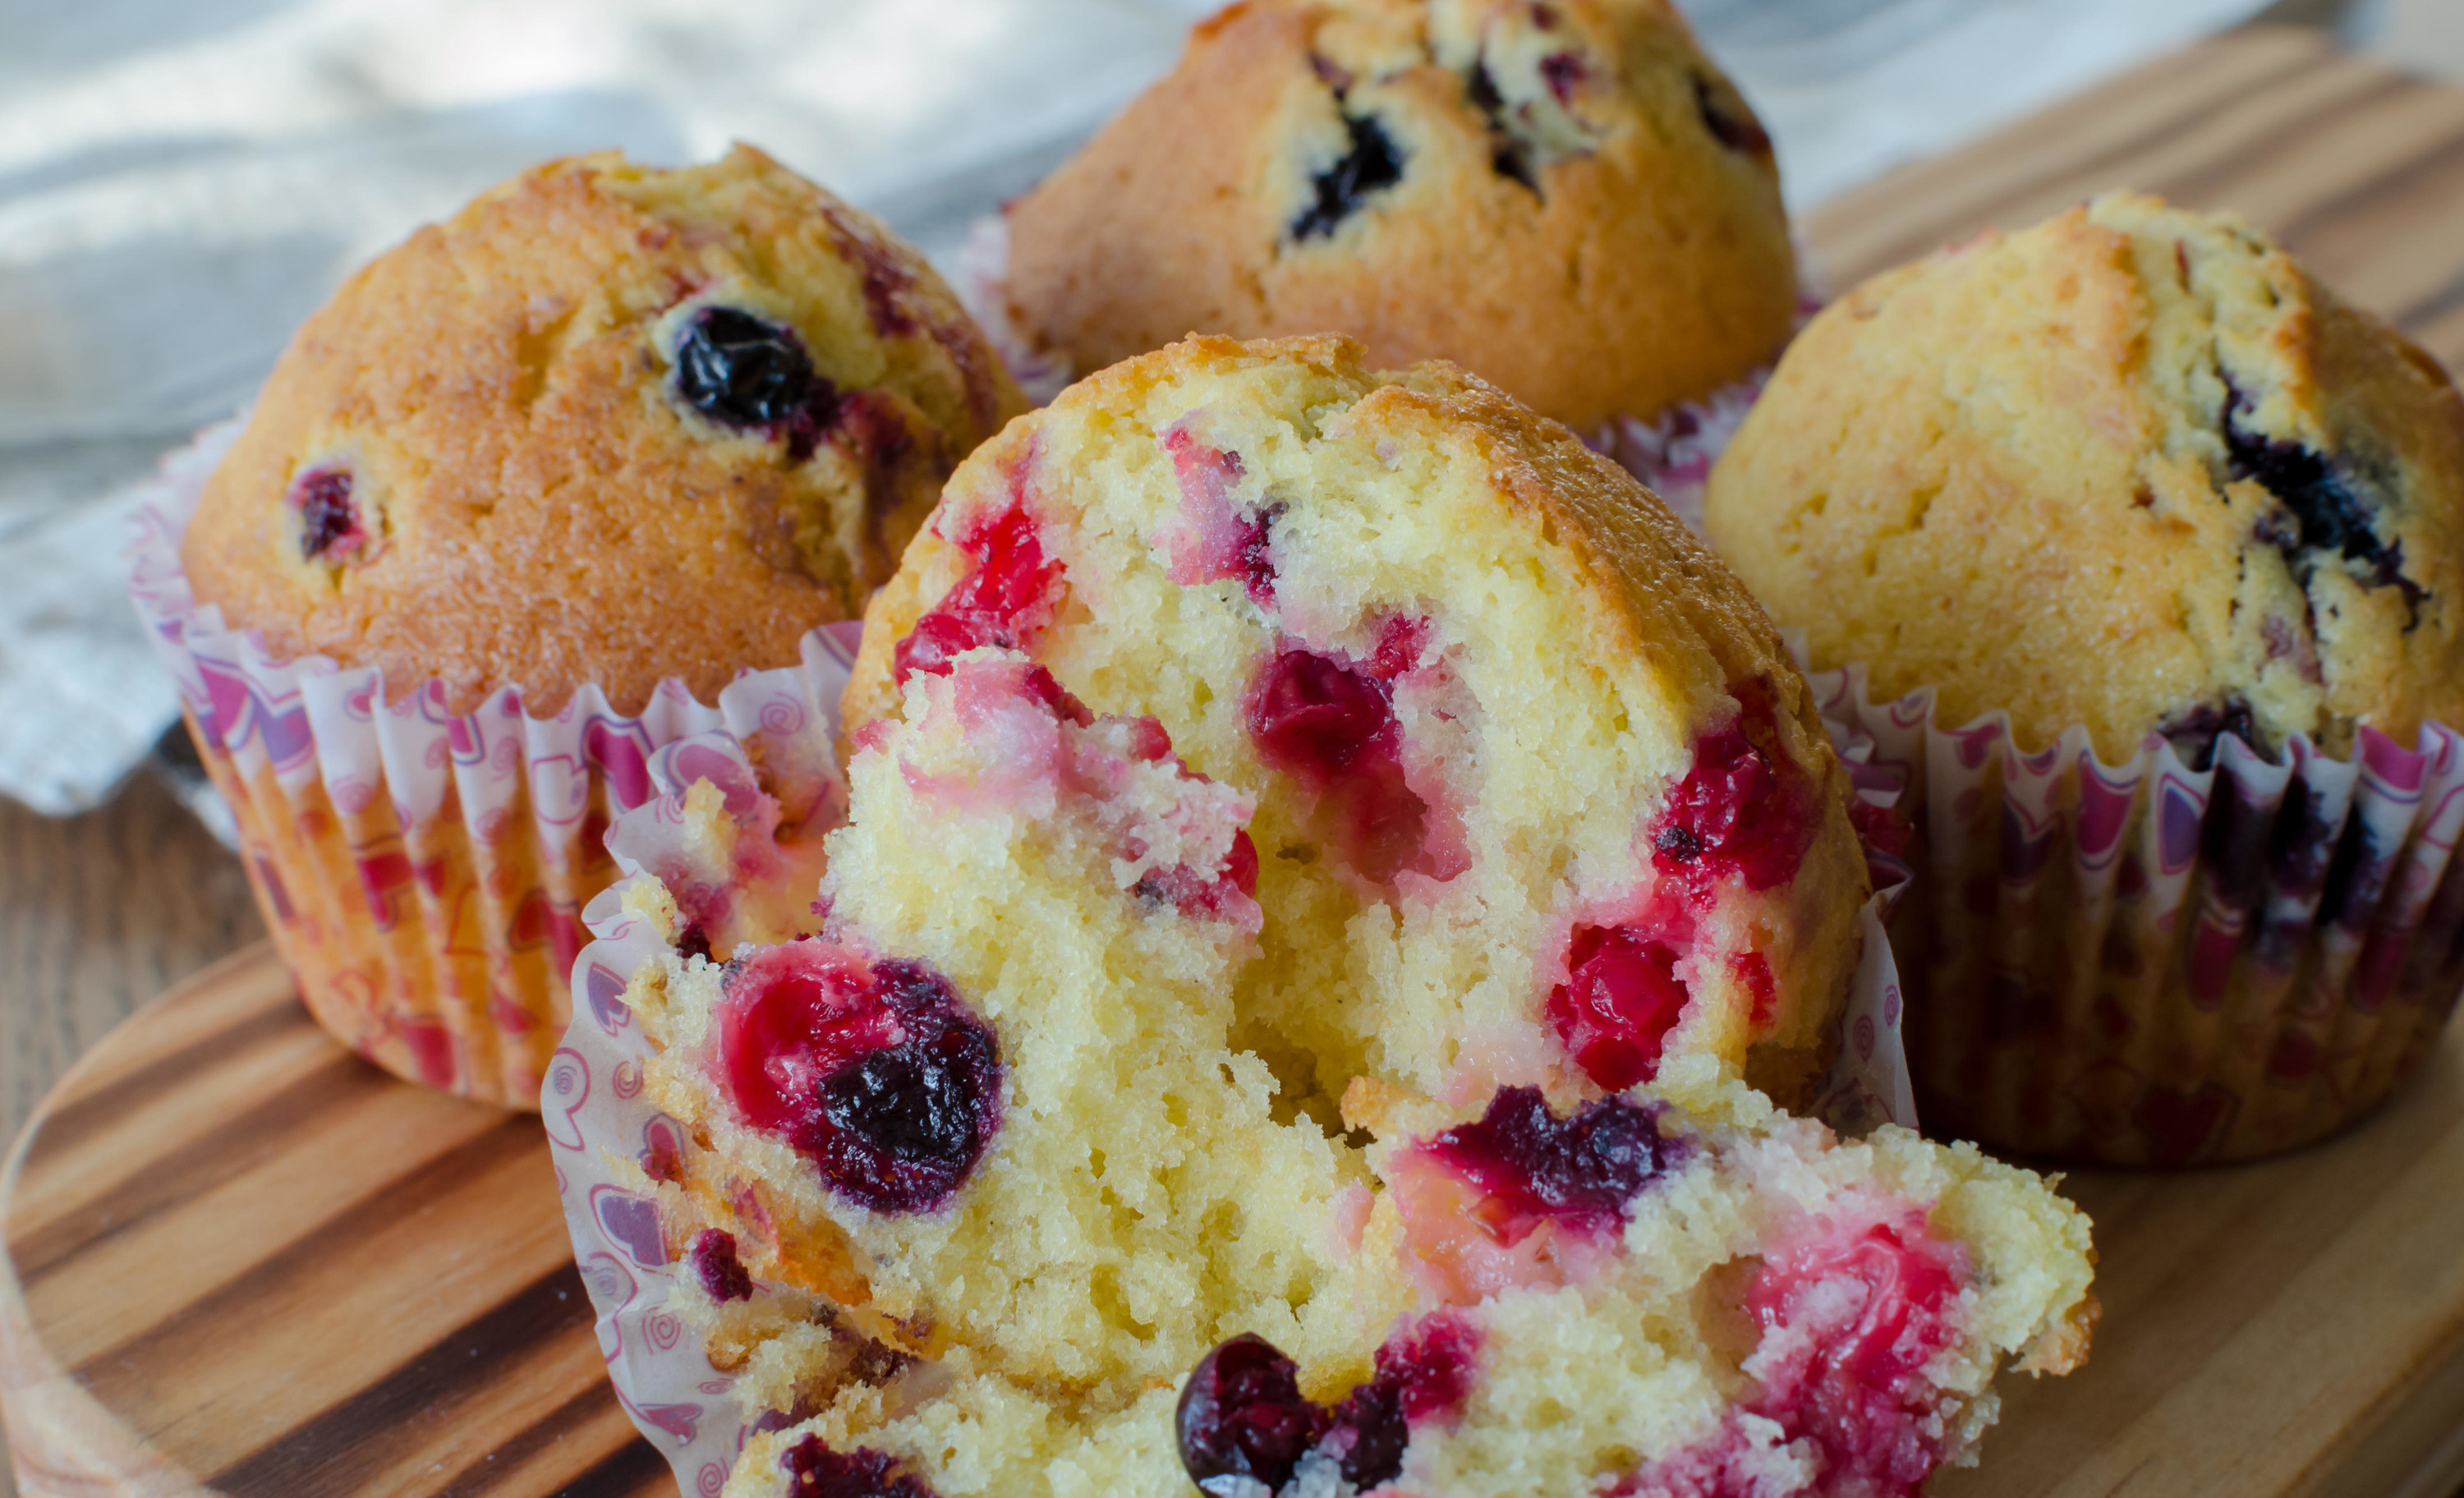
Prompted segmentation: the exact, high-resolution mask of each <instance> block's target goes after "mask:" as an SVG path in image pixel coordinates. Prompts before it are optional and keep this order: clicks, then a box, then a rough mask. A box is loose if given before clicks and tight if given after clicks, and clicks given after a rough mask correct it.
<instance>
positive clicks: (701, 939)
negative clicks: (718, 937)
mask: <svg viewBox="0 0 2464 1498" xmlns="http://www.w3.org/2000/svg"><path fill="white" fill-rule="evenodd" d="M676 956H678V957H680V958H685V959H686V960H687V961H691V960H692V959H693V958H701V959H702V960H703V961H705V962H707V961H709V960H710V930H709V928H708V927H706V926H704V925H703V924H702V923H701V922H699V921H697V920H690V921H687V922H685V929H684V930H683V931H681V932H679V933H678V934H677V935H676Z"/></svg>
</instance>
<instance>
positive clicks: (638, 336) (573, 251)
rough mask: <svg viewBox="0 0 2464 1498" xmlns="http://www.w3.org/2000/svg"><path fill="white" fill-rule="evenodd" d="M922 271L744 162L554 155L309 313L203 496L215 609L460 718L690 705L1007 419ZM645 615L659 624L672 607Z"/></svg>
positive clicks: (837, 206)
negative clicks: (500, 691) (513, 692)
mask: <svg viewBox="0 0 2464 1498" xmlns="http://www.w3.org/2000/svg"><path fill="white" fill-rule="evenodd" d="M1022 408H1023V401H1022V399H1021V397H1020V396H1019V393H1018V390H1017V387H1016V386H1015V385H1014V384H1013V383H1012V382H1011V380H1010V378H1009V375H1008V374H1007V372H1006V371H1005V370H1004V369H1003V368H1002V367H1001V362H1000V360H999V359H998V358H997V357H996V356H995V355H994V353H993V352H992V350H991V348H990V347H989V345H987V344H986V343H985V341H984V340H983V337H982V335H981V334H980V333H979V331H978V330H977V328H976V327H975V325H974V324H973V323H972V322H971V321H970V320H969V319H967V317H966V315H965V314H964V312H963V311H961V310H960V308H959V306H958V303H957V299H956V298H955V297H953V296H952V295H951V293H950V292H949V290H948V288H947V287H945V286H944V285H943V284H942V283H941V281H940V278H939V277H938V276H936V275H935V274H934V273H933V271H932V270H931V268H930V267H929V266H927V265H926V264H925V263H924V260H923V259H922V257H921V256H920V255H917V254H916V253H914V252H913V251H911V250H909V249H908V248H907V247H905V246H904V245H902V244H900V243H898V242H897V241H896V240H895V239H893V238H892V237H891V235H890V233H889V232H888V231H886V230H884V229H883V228H882V227H881V226H880V225H879V224H878V223H876V222H875V221H873V220H872V219H871V218H869V217H868V216H867V215H865V214H862V213H860V212H857V211H856V210H855V209H851V208H848V207H847V205H846V204H844V203H841V202H840V201H839V200H837V199H836V198H834V197H832V196H831V195H830V194H828V193H827V192H825V191H824V190H822V189H821V188H819V187H815V186H813V185H812V184H811V183H808V182H806V181H804V180H803V179H802V178H800V177H798V176H796V175H795V174H794V173H792V172H789V171H787V170H786V169H785V168H784V167H781V166H780V165H778V164H777V163H775V162H773V161H771V160H770V159H769V158H768V157H766V156H764V155H762V154H761V153H760V152H759V151H757V150H754V149H752V148H751V147H748V146H741V145H739V146H737V147H736V148H735V149H734V150H733V151H731V152H730V153H729V154H728V155H727V156H725V157H723V158H721V159H720V160H718V161H716V162H715V163H711V164H708V165H699V166H692V167H686V168H683V169H679V170H673V171H659V170H651V169H648V168H644V167H640V166H636V165H631V164H630V163H627V162H626V161H625V160H624V159H623V158H621V157H619V156H617V155H614V154H612V153H610V154H605V155H598V156H586V157H576V158H572V159H570V160H565V161H558V162H551V163H548V164H546V165H541V166H539V167H536V168H534V169H532V170H530V171H527V172H524V173H523V174H522V175H520V176H519V177H517V178H515V179H514V180H512V181H511V182H508V183H506V184H504V185H503V186H501V187H496V188H495V189H494V190H492V191H490V192H488V193H485V194H483V195H482V196H481V197H479V198H478V199H477V200H476V201H474V202H473V203H472V204H471V205H470V206H469V207H468V208H466V209H463V210H462V212H460V213H459V214H457V215H455V216H454V217H453V218H451V219H450V220H448V221H446V222H445V223H442V224H436V225H430V226H429V227H427V228H424V229H422V230H420V231H418V232H416V233H414V234H412V235H411V237H410V238H409V239H408V240H407V241H406V242H405V243H403V244H402V245H400V246H398V247H397V248H395V249H393V250H391V251H389V252H387V253H385V254H384V255H382V256H380V257H378V258H377V259H376V260H375V261H374V262H372V263H371V264H369V265H368V266H366V267H365V268H364V269H363V270H362V271H361V272H360V273H359V274H358V275H354V276H353V277H352V278H351V279H350V280H349V281H348V282H346V283H345V284H344V286H343V287H342V289H341V291H340V292H338V293H337V294H336V295H335V297H334V298H333V299H332V300H331V301H330V302H328V303H327V304H326V305H325V307H324V308H322V309H321V310H320V311H319V312H318V313H317V315H316V316H315V317H313V318H311V319H309V320H308V322H307V323H306V325H305V326H303V327H302V328H301V329H300V331H299V333H298V335H297V337H296V338H295V339H294V340H293V341H292V344H291V346H290V347H289V348H288V349H287V350H286V351H285V352H284V354H283V357H282V359H281V362H280V363H277V364H276V366H275V371H274V374H273V376H272V378H271V379H270V380H269V381H268V382H267V385H266V387H265V390H264V392H263V394H262V395H261V396H260V397H259V399H258V402H257V405H256V408H255V410H254V412H253V415H252V416H251V418H250V420H249V423H248V427H247V430H245V432H243V433H242V435H241V436H240V438H239V440H238V441H237V443H236V444H235V445H234V446H233V447H232V449H231V452H230V454H229V456H228V457H226V458H225V459H224V461H223V463H222V465H221V467H220V468H219V469H218V470H217V471H216V472H215V474H214V475H213V477H212V479H211V480H210V481H209V484H208V485H207V487H206V490H205V493H204V495H203V496H202V498H201V500H200V502H199V504H198V508H197V513H196V518H195V519H194V521H193V522H192V523H191V525H190V527H189V530H188V533H187V540H186V543H185V545H184V548H183V552H182V561H183V562H184V563H185V565H186V567H187V575H188V577H189V580H190V582H191V583H192V584H193V586H194V587H195V590H196V595H197V598H198V600H199V601H200V602H201V603H208V604H214V605H218V606H220V607H221V608H222V610H223V613H224V616H225V618H226V620H227V621H229V622H230V623H231V625H233V626H234V627H237V628H251V629H255V630H258V631H261V632H262V633H263V635H264V638H265V642H266V645H267V647H268V648H269V649H270V650H273V651H274V652H275V654H276V655H277V656H297V655H302V654H306V653H309V652H312V651H313V652H320V653H323V654H325V655H329V656H332V657H333V658H335V659H336V660H337V661H339V662H340V663H341V664H342V665H344V666H346V667H349V666H375V667H380V668H382V669H383V670H384V672H385V676H386V685H387V691H388V692H389V693H390V694H396V695H399V694H402V693H403V692H406V691H407V690H408V689H409V688H410V687H411V686H413V685H415V684H417V683H419V682H421V681H424V680H428V679H430V678H433V679H435V680H438V681H440V682H442V683H443V684H444V686H445V688H446V695H447V699H448V706H449V708H450V710H451V711H453V712H456V713H459V712H467V711H469V710H471V709H472V708H473V707H475V706H477V704H478V703H479V702H480V701H481V700H482V699H483V698H484V697H486V696H487V695H488V694H490V693H492V692H494V691H495V689H497V688H499V687H503V686H507V685H519V686H520V687H522V688H523V689H524V691H525V701H526V705H527V706H528V707H529V708H530V710H531V711H532V712H534V713H548V712H554V711H555V710H557V709H558V708H559V707H561V705H562V704H563V703H564V702H565V700H566V699H567V698H568V697H569V696H570V695H571V694H572V693H573V692H574V691H575V689H577V688H578V687H580V686H581V685H582V684H583V683H585V682H595V683H597V684H598V685H599V686H600V687H601V688H602V689H603V690H604V691H605V694H606V695H607V697H608V699H609V701H610V703H611V704H612V705H613V706H614V707H615V708H616V709H617V710H618V711H619V712H622V713H633V712H638V711H639V710H640V709H641V707H642V705H643V704H644V703H645V702H646V701H647V700H648V698H649V694H650V691H651V689H652V688H653V687H654V686H655V685H656V684H657V683H658V682H659V681H660V679H662V678H663V677H667V676H677V677H681V678H682V679H683V680H684V682H685V684H686V685H687V686H688V687H690V688H691V689H693V692H694V693H696V694H699V695H700V696H702V697H703V698H704V699H705V700H707V699H709V698H710V697H711V696H713V695H714V694H715V693H716V692H717V691H718V689H719V688H721V687H723V686H725V685H726V684H727V682H728V681H729V680H730V679H731V678H732V677H733V676H734V675H735V674H736V672H737V671H739V670H741V669H743V668H746V667H756V668H759V667H770V666H780V665H787V664H792V663H793V662H794V661H795V660H796V659H797V658H798V656H797V651H798V642H799V641H800V640H801V639H802V638H803V634H804V633H805V631H807V630H808V629H810V628H812V627H813V626H815V625H817V624H822V623H825V622H828V621H831V620H838V619H847V618H852V617H854V616H855V615H856V614H857V613H859V612H860V611H861V610H862V608H863V606H864V601H865V597H866V595H867V594H868V593H869V591H870V590H871V588H872V587H873V586H874V585H876V584H879V583H880V582H881V581H882V580H883V579H884V578H885V577H887V576H888V575H889V574H890V572H891V569H892V567H893V566H894V565H895V562H896V559H897V557H898V555H899V552H900V550H901V549H902V548H903V547H904V546H905V545H906V542H907V540H908V538H909V537H910V536H912V535H913V533H914V530H915V527H916V526H917V524H919V523H920V522H921V520H922V518H923V517H924V514H925V512H926V511H928V510H929V509H930V508H931V507H932V503H933V499H934V497H935V495H937V493H938V492H939V488H940V483H941V480H942V479H943V478H944V477H945V476H946V475H947V474H949V472H950V470H951V468H952V467H954V466H955V465H956V464H957V461H958V460H959V459H960V458H962V457H964V456H965V455H966V454H967V452H969V451H970V450H971V449H973V448H974V447H975V445H976V444H977V443H978V442H979V441H981V440H982V439H983V438H985V437H986V436H989V435H990V434H991V433H992V432H993V431H994V430H997V429H998V428H999V427H1000V425H1001V422H1002V421H1004V420H1006V419H1007V418H1008V417H1009V416H1011V415H1013V414H1015V413H1016V412H1017V411H1018V410H1020V409H1022ZM644 598H656V599H661V600H663V601H665V603H666V606H663V607H661V608H659V609H657V610H655V611H654V612H649V613H646V612H645V611H644V610H643V609H642V607H641V606H640V601H641V600H642V599H644Z"/></svg>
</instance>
